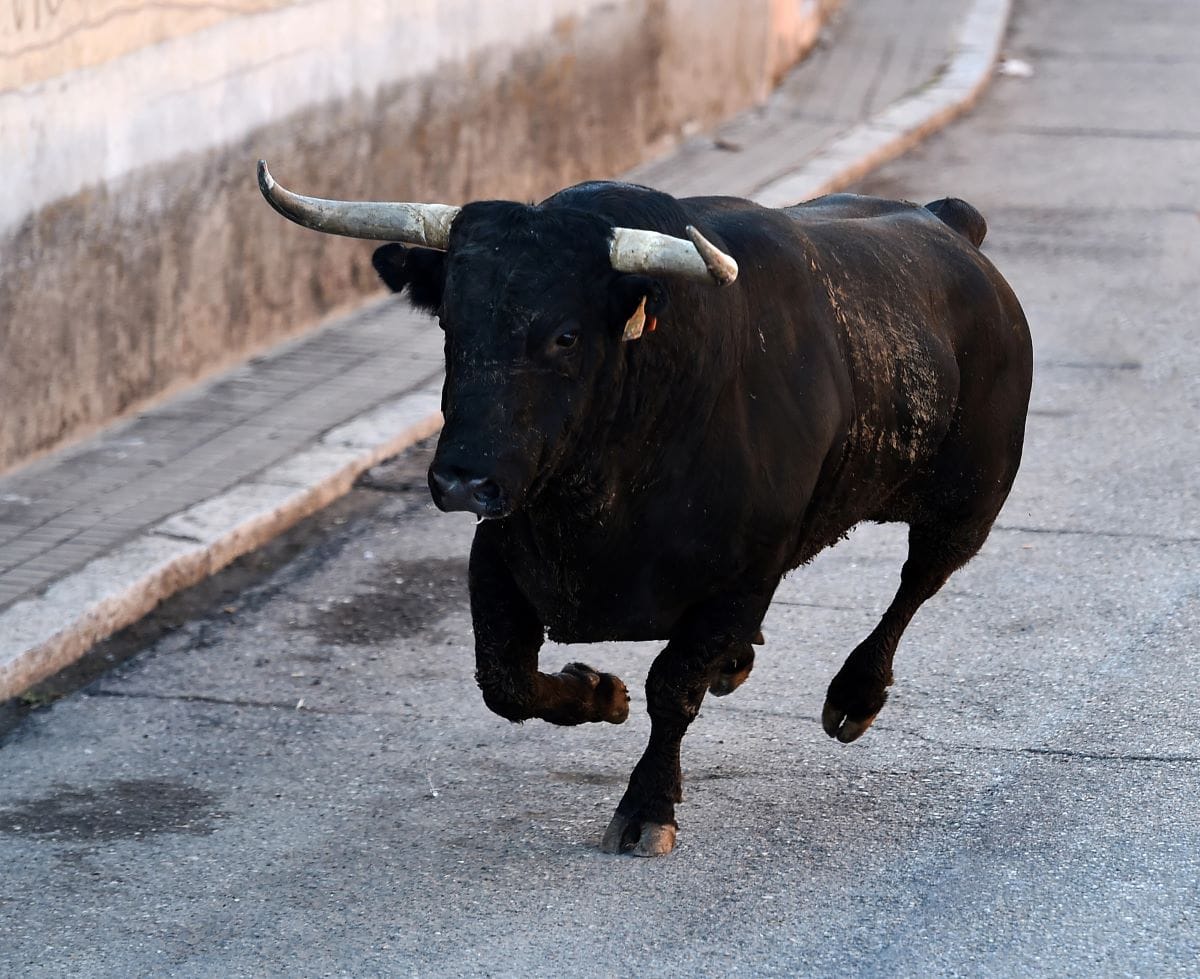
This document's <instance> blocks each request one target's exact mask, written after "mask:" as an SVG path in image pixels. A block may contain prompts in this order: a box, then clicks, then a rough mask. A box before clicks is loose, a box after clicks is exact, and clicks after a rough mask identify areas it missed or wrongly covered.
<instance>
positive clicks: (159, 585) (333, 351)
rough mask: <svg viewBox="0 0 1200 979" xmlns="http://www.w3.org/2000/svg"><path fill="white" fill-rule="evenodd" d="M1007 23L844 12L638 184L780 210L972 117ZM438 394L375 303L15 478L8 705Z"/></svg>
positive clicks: (282, 512) (6, 649) (397, 433)
mask: <svg viewBox="0 0 1200 979" xmlns="http://www.w3.org/2000/svg"><path fill="white" fill-rule="evenodd" d="M1008 14H1009V0H847V3H846V6H845V9H843V10H842V11H841V13H840V14H839V15H838V17H837V18H835V20H834V21H833V23H832V24H831V25H830V26H829V28H828V29H827V31H826V37H825V39H824V40H823V41H822V43H821V45H820V46H819V47H818V49H817V50H816V51H814V52H813V53H812V54H811V55H810V56H809V57H808V58H807V59H806V60H805V61H804V62H803V63H802V64H801V65H800V66H799V67H798V68H796V69H795V70H794V71H792V72H791V73H790V74H789V75H788V76H787V78H786V79H785V80H784V81H783V83H782V84H781V86H780V87H779V89H778V90H777V91H776V92H775V93H773V94H772V96H771V97H770V98H769V99H768V100H767V101H766V102H765V103H764V105H762V106H760V107H758V108H756V109H753V110H750V111H748V112H746V113H743V114H742V115H740V116H738V117H736V118H735V119H733V120H730V121H729V122H728V123H726V124H724V125H723V126H721V127H719V128H718V130H717V131H716V133H715V134H713V135H707V136H704V137H694V138H692V139H689V140H688V141H687V142H686V143H685V144H684V145H682V146H681V147H679V148H678V149H677V150H676V151H675V152H673V153H672V154H670V155H669V156H667V157H665V158H663V159H661V160H657V161H652V162H650V163H648V164H646V165H643V166H640V167H638V168H636V169H635V170H634V171H632V172H631V173H630V174H628V175H626V176H627V178H628V179H633V180H636V181H639V182H643V183H647V184H651V185H654V186H657V187H660V188H661V189H663V190H666V191H668V192H669V193H672V194H675V195H677V196H684V195H688V194H699V193H723V194H734V195H742V196H750V197H753V198H754V199H756V200H759V201H760V202H761V203H764V204H768V205H771V206H779V205H782V204H785V203H792V202H795V201H799V200H805V199H807V198H810V197H813V196H816V195H818V194H820V193H827V192H829V191H831V190H833V189H836V188H837V187H839V186H845V185H847V184H848V183H850V182H851V181H853V180H855V179H857V178H859V177H861V176H862V175H863V174H864V173H865V172H866V171H867V170H869V169H870V168H872V167H874V166H878V165H879V164H881V163H883V162H885V161H886V160H888V159H891V158H893V157H894V156H896V155H898V154H899V153H901V152H903V151H904V150H905V149H907V148H908V147H909V146H911V145H912V144H913V143H915V142H916V141H917V140H919V139H921V138H923V137H924V136H926V135H928V134H929V133H930V132H933V131H934V130H936V129H937V128H939V127H940V126H943V125H945V124H946V123H947V122H948V121H949V120H950V119H952V118H953V117H954V116H955V115H957V114H958V113H960V112H962V111H964V110H965V109H966V108H968V107H969V106H970V105H971V104H972V103H973V101H974V99H975V98H976V97H977V96H978V94H979V92H980V91H981V90H982V88H983V86H984V85H985V84H986V82H987V79H988V78H989V76H990V74H991V68H992V65H993V63H994V61H995V59H996V57H997V55H998V51H999V45H1000V43H1001V40H1002V38H1003V36H1004V30H1005V26H1006V24H1007V20H1008ZM250 179H252V174H251V171H249V170H248V171H247V180H250ZM365 260H366V259H365V257H364V261H365ZM440 383H441V334H440V332H439V331H438V330H437V329H435V328H433V327H432V326H431V324H430V323H429V321H428V320H427V319H426V318H425V317H423V316H417V315H415V314H413V313H412V312H410V311H409V310H407V308H406V307H405V305H404V304H403V303H398V302H396V301H395V300H393V299H384V300H377V301H375V302H372V303H370V304H369V305H367V306H366V307H364V308H363V309H361V310H359V311H358V312H356V313H354V314H352V315H349V316H346V317H344V318H342V319H339V320H337V321H335V322H331V323H329V324H326V325H325V326H323V327H322V328H320V329H318V330H316V331H315V332H313V333H311V334H309V335H307V336H305V337H303V338H301V339H299V340H296V341H293V342H291V343H288V344H284V345H282V346H280V347H278V348H276V349H275V350H273V351H271V352H269V353H267V354H265V355H263V356H261V357H257V358H254V359H252V360H251V361H250V362H248V363H247V364H245V365H242V366H239V367H237V368H235V369H233V370H231V371H229V372H227V373H225V374H223V375H221V376H220V377H218V378H215V379H213V380H211V381H208V382H206V383H204V384H201V385H199V386H197V387H196V388H194V389H192V390H190V391H188V392H186V393H184V394H182V395H180V396H178V397H175V398H172V399H170V400H169V401H167V402H165V403H163V404H161V405H159V406H157V407H155V408H151V409H149V410H147V411H144V412H142V413H141V414H139V415H138V416H136V417H134V418H131V419H127V420H124V421H122V422H119V423H117V424H114V425H113V426H111V427H109V428H108V429H106V430H105V431H104V432H102V433H100V434H98V435H96V436H95V437H93V438H91V439H88V440H86V441H84V442H82V443H80V444H77V445H75V446H72V447H70V448H67V449H64V450H62V451H59V452H56V453H53V454H51V455H48V456H46V457H44V458H42V459H40V460H37V461H36V462H34V463H32V464H30V465H28V466H25V467H23V468H21V469H19V470H17V471H15V472H13V473H11V474H9V475H8V476H5V477H3V478H0V699H3V698H6V697H11V696H15V695H17V694H19V693H20V692H21V691H23V690H25V689H27V688H28V687H30V686H31V685H33V684H34V683H36V682H38V681H39V680H41V679H43V678H45V677H46V676H49V675H51V674H52V673H54V672H56V671H57V670H60V669H62V668H63V667H65V666H67V665H68V664H70V663H71V662H73V661H74V660H76V659H78V658H79V657H80V656H82V655H83V654H84V653H86V652H87V650H88V649H89V648H90V647H91V646H92V645H93V644H94V643H95V642H97V641H99V640H100V639H102V638H104V637H105V636H107V635H110V634H111V633H113V632H115V631H116V630H117V629H120V628H122V627H123V626H125V625H127V624H129V623H130V622H133V621H135V620H136V619H137V618H139V617H140V616H142V615H144V614H145V613H146V612H148V611H149V610H150V609H152V608H153V607H154V606H155V604H157V603H158V602H159V601H161V600H162V599H163V598H165V597H167V596H168V595H170V594H173V593H174V592H176V591H178V590H180V589H181V588H185V587H187V586H189V585H191V584H194V583H195V582H197V581H199V580H201V579H202V578H204V577H205V576H207V575H209V574H212V573H214V572H215V571H217V570H219V569H220V568H221V567H223V566H224V565H226V564H227V563H228V562H230V561H232V560H234V559H235V558H236V557H238V556H239V555H241V554H244V553H246V552H248V551H250V550H252V549H254V548H255V547H258V546H260V545H261V544H262V543H264V542H265V541H266V540H269V539H270V538H271V537H273V536H274V535H276V534H278V533H280V532H282V531H283V530H285V529H286V528H287V527H289V526H291V525H292V524H294V523H295V522H296V521H298V520H300V519H302V518H303V517H304V516H307V515H308V514H310V513H312V512H314V511H315V510H317V509H319V508H320V507H322V506H325V505H327V504H328V503H329V502H331V501H332V500H333V499H336V498H337V497H338V496H340V495H341V494H343V493H345V492H346V491H347V490H348V489H349V487H350V486H351V485H352V483H353V481H354V479H355V478H357V476H358V475H359V474H361V473H362V472H363V471H364V470H365V469H367V468H368V467H370V466H371V465H374V464H375V463H376V462H378V461H379V460H380V459H383V458H386V457H387V456H389V455H393V454H395V453H396V452H399V451H402V450H403V449H404V448H406V447H408V446H409V445H411V444H413V443H414V442H416V441H418V440H419V439H421V438H424V437H426V436H428V435H430V434H432V433H433V432H434V431H436V430H437V428H438V427H439V426H440V423H441V418H440V415H439V414H438V390H439V388H440Z"/></svg>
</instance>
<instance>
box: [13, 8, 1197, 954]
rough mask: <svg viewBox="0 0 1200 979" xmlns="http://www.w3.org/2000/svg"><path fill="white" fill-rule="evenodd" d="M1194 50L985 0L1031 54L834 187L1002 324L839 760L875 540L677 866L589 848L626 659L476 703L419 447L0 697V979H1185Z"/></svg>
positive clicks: (835, 594)
mask: <svg viewBox="0 0 1200 979" xmlns="http://www.w3.org/2000/svg"><path fill="white" fill-rule="evenodd" d="M1198 51H1200V12H1198V11H1197V10H1196V9H1195V8H1194V7H1193V6H1192V5H1187V4H1177V3H1171V2H1168V0H1146V2H1144V3H1141V4H1138V5H1132V4H1127V3H1121V2H1117V0H1100V2H1097V3H1094V4H1087V5H1084V4H1074V3H1070V2H1067V0H1054V2H1047V3H1038V4H1034V3H1030V2H1026V3H1021V4H1019V5H1018V8H1017V13H1016V17H1015V21H1014V28H1013V35H1012V37H1011V38H1010V42H1009V45H1008V52H1009V54H1010V55H1011V56H1015V57H1019V58H1022V59H1024V60H1026V61H1028V62H1029V63H1030V64H1031V65H1032V66H1033V69H1034V75H1033V77H1031V78H1000V79H997V81H996V83H995V84H994V86H993V87H992V89H991V90H990V91H989V93H988V94H987V95H985V97H984V98H983V100H982V102H981V103H980V105H979V107H978V108H977V109H976V110H975V111H974V112H973V114H972V115H970V116H969V117H968V118H966V119H964V120H962V121H960V122H958V123H956V124H955V125H953V126H952V127H951V128H950V129H949V130H948V131H946V132H945V133H943V134H942V135H940V136H938V137H935V138H934V139H931V140H930V141H929V142H928V143H927V144H925V145H924V146H923V147H920V148H918V149H917V150H916V151H914V152H913V153H911V154H909V155H908V156H907V157H905V158H904V159H903V160H900V161H898V162H896V163H894V164H892V165H889V166H888V167H886V168H885V169H884V170H882V171H881V172H879V173H878V174H876V175H875V176H873V177H872V178H871V179H870V180H868V181H867V182H866V183H865V184H864V186H863V187H862V188H860V189H862V190H864V191H866V192H872V193H883V194H887V195H889V196H900V197H905V198H909V199H914V200H931V199H933V198H935V197H938V196H942V195H944V194H951V193H952V194H955V195H959V196H962V197H964V198H966V199H967V200H970V201H971V202H972V203H974V204H976V205H977V206H978V207H979V208H980V209H981V210H982V211H983V212H984V214H985V215H986V217H987V219H988V222H989V225H990V232H989V236H988V241H987V245H986V248H985V250H986V251H987V252H988V254H989V255H991V256H992V258H993V260H995V261H996V262H997V264H998V265H999V266H1000V267H1001V269H1002V270H1003V271H1004V272H1005V274H1006V275H1007V276H1008V278H1009V279H1010V281H1011V282H1012V284H1013V286H1014V288H1015V289H1016V291H1017V293H1018V295H1019V296H1020V297H1021V298H1022V301H1023V303H1024V304H1025V307H1026V311H1027V313H1028V315H1029V319H1030V322H1031V325H1032V329H1033V333H1034V337H1035V344H1036V349H1037V374H1036V379H1035V385H1034V394H1033V404H1032V411H1031V416H1030V424H1029V432H1028V437H1027V444H1026V456H1025V462H1024V466H1023V469H1022V473H1021V475H1020V477H1019V478H1018V481H1017V484H1016V487H1015V489H1014V493H1013V496H1012V498H1011V499H1010V501H1009V504H1008V506H1007V508H1006V509H1005V511H1004V513H1003V514H1002V515H1001V518H1000V521H999V526H998V527H997V528H996V529H995V530H994V532H993V534H992V536H991V538H990V539H989V541H988V543H987V545H986V546H985V548H984V549H983V551H982V552H981V554H980V555H979V556H978V558H976V559H975V560H974V561H973V562H971V563H970V564H969V565H968V566H967V567H966V568H965V569H963V570H962V571H960V572H959V573H958V574H956V575H955V576H954V577H953V578H952V579H951V580H950V582H949V584H948V585H947V587H946V588H945V589H944V590H943V591H942V592H941V594H939V595H938V596H937V597H936V598H935V599H933V600H932V601H930V602H929V603H928V604H927V605H926V606H925V607H924V608H923V609H922V610H921V612H920V613H919V614H918V615H917V617H916V619H915V620H914V622H913V625H912V626H911V627H910V629H909V631H908V633H907V635H906V637H905V639H904V641H903V643H902V644H901V647H900V651H899V653H898V655H897V660H896V663H897V684H896V686H895V687H894V688H893V694H892V696H891V699H890V701H889V703H888V705H887V707H886V708H885V709H884V712H883V713H882V714H881V715H880V718H879V720H878V721H877V722H876V724H875V726H874V727H873V728H872V730H871V731H870V732H868V734H866V735H865V736H864V738H863V739H862V740H861V741H860V742H858V743H856V744H853V745H850V746H841V745H838V744H836V743H835V742H832V741H830V740H829V739H828V738H826V737H825V736H824V734H822V732H821V729H820V724H819V720H818V717H819V713H820V707H821V701H822V697H823V695H824V690H825V686H826V684H827V683H828V681H829V679H830V677H831V676H832V675H833V673H834V672H835V671H836V669H837V667H838V666H839V665H840V663H841V661H842V659H843V658H844V657H845V655H846V654H847V653H848V652H849V650H850V649H851V648H853V646H854V645H855V643H857V642H858V640H859V639H861V638H862V636H863V635H865V634H866V633H867V632H868V631H869V630H870V628H871V627H872V626H873V625H874V623H875V621H876V619H877V617H878V615H879V614H880V613H881V611H882V609H883V607H884V606H885V605H886V603H887V601H888V599H889V598H890V596H891V593H892V591H893V589H894V587H895V584H896V581H897V579H898V574H899V569H900V565H901V563H902V560H903V551H904V547H903V541H904V536H903V529H902V528H899V527H874V526H871V527H864V528H861V529H860V530H859V531H857V532H856V533H855V534H854V535H853V536H852V537H851V539H850V540H848V541H847V542H845V543H843V544H841V545H839V546H838V547H836V548H834V549H832V550H830V551H827V552H825V553H824V554H822V555H821V556H820V557H819V558H818V559H817V560H816V561H814V562H813V563H812V564H811V565H810V566H808V567H806V568H803V569H801V570H799V571H798V572H796V573H795V574H794V575H792V576H791V577H790V578H789V579H788V580H787V581H786V582H785V584H784V586H783V588H781V590H780V592H779V595H778V600H777V601H776V603H775V604H774V606H773V607H772V610H771V612H770V615H769V617H768V619H767V622H766V624H765V626H764V632H765V634H766V638H767V645H766V646H765V647H763V648H762V649H761V650H760V651H759V655H758V662H757V665H756V667H755V671H754V673H753V675H752V676H751V678H750V679H749V681H748V682H747V683H746V685H745V686H744V687H742V688H741V689H739V690H738V691H737V692H736V693H734V694H733V695H732V696H731V697H729V698H724V699H720V700H715V699H712V698H710V699H709V700H708V701H706V703H705V705H704V709H703V711H702V714H701V716H700V718H699V719H698V720H697V722H696V723H695V724H694V725H693V728H692V731H691V733H690V734H689V736H688V738H687V740H686V741H685V743H684V768H685V775H686V785H685V792H686V800H685V802H684V804H683V805H682V806H681V807H680V811H679V817H680V823H681V829H680V834H679V845H678V850H677V852H676V853H675V854H674V855H673V856H671V857H669V858H666V859H662V860H655V861H638V860H634V859H632V858H614V857H608V856H605V855H603V854H601V853H599V852H598V850H597V847H596V843H597V841H598V839H599V837H600V835H601V833H602V832H603V828H604V826H605V824H606V822H607V820H608V817H609V815H610V813H611V810H612V808H613V807H614V806H615V804H616V801H617V799H618V798H619V796H620V793H621V791H622V790H623V787H624V784H625V780H626V778H627V776H628V773H629V770H630V768H631V766H632V764H633V763H634V761H635V760H636V758H637V756H638V754H639V753H640V751H641V748H642V746H643V744H644V742H645V738H646V736H647V733H648V723H647V721H646V717H645V698H644V694H643V693H642V690H641V682H642V679H643V678H644V675H645V670H646V668H647V666H648V665H649V660H650V657H651V656H652V655H653V652H654V648H655V647H654V646H653V645H652V644H624V645H600V646H594V647H566V648H561V647H553V646H548V647H547V649H546V651H545V652H544V653H543V663H544V664H545V665H546V666H547V667H548V668H552V669H556V668H558V666H559V665H561V664H562V663H565V662H569V661H571V660H573V659H584V660H586V661H587V662H589V663H591V664H592V665H594V666H597V667H599V668H602V669H606V670H611V671H613V672H616V673H618V674H619V675H621V676H623V677H624V678H625V679H626V681H627V682H628V683H629V686H630V691H631V694H632V696H633V705H632V710H631V716H630V720H629V722H628V723H627V724H625V725H624V726H622V727H616V728H614V727H608V726H603V727H597V726H589V727H583V728H576V729H557V728H552V727H549V726H547V725H541V724H537V723H529V724H526V725H522V726H515V725H509V724H507V723H505V722H504V721H502V720H500V719H499V718H497V717H494V716H492V715H490V714H489V713H488V712H487V711H486V709H485V708H484V707H483V704H482V703H481V701H480V698H479V696H478V694H477V692H476V690H475V688H474V684H473V681H472V679H471V673H472V663H471V652H470V625H469V620H468V615H467V608H466V600H465V576H464V567H465V565H464V561H465V557H466V554H467V548H468V544H469V540H470V535H471V531H472V521H471V519H470V518H469V517H466V516H464V515H450V516H448V515H443V514H439V513H437V512H436V511H434V510H432V509H431V508H430V506H429V504H428V501H427V498H426V494H425V491H424V487H423V475H422V472H421V470H422V465H423V462H424V457H423V455H422V452H423V451H427V450H417V451H415V452H413V453H412V454H411V455H410V456H406V457H401V458H400V459H399V460H396V461H394V462H392V463H389V464H387V465H384V466H381V467H379V468H378V469H377V470H375V471H373V472H372V473H371V474H369V477H368V478H367V479H366V480H364V482H363V485H361V486H360V488H358V489H356V490H355V491H354V492H353V493H352V494H351V495H350V496H349V497H348V498H346V499H345V500H343V501H341V502H340V503H338V504H337V505H335V506H334V507H332V508H330V509H329V510H327V511H325V512H324V513H322V514H320V515H318V516H317V517H315V518H313V519H312V520H310V521H308V522H306V523H305V524H303V525H301V526H300V527H298V528H297V529H296V530H295V531H293V532H292V533H291V534H289V535H287V536H286V537H285V538H282V539H280V540H278V541H276V542H274V543H272V544H271V545H269V546H268V547H267V548H265V549H264V550H263V551H261V552H259V553H257V554H255V555H253V556H251V557H249V558H247V559H244V560H242V561H240V562H238V564H237V565H236V566H234V567H233V568H231V569H230V570H229V571H228V572H226V573H225V574H223V575H221V576H219V577H218V578H216V579H213V580H211V581H209V582H207V583H206V584H204V585H202V586H200V587H198V588H197V589H194V590H193V591H191V592H189V593H186V594H183V595H180V596H178V597H177V598H175V599H173V600H172V601H171V602H169V603H167V605H165V606H164V607H163V608H162V609H161V610H160V611H159V612H158V613H156V614H155V616H153V617H151V619H149V620H147V621H145V622H143V623H141V624H139V625H138V626H136V627H134V628H133V629H131V630H127V631H126V632H125V633H123V634H121V635H119V636H117V637H115V638H114V639H112V640H110V641H109V642H107V643H105V644H104V645H103V646H101V647H100V648H98V649H97V650H96V651H95V653H94V654H93V655H92V656H91V657H90V659H89V661H88V662H86V663H84V664H82V665H81V667H80V668H79V670H78V671H77V672H76V673H75V674H74V675H73V676H67V677H63V678H60V679H59V680H57V681H55V682H56V683H57V684H58V687H57V689H54V688H51V689H45V690H43V692H44V693H45V694H47V696H49V695H51V694H54V693H57V692H63V690H66V689H70V690H73V692H70V693H68V695H67V696H65V697H63V698H62V699H59V700H57V701H56V702H54V703H53V704H52V705H50V706H47V707H43V708H40V709H33V710H29V711H27V712H26V711H17V712H12V713H10V716H8V717H7V718H5V719H3V722H2V723H3V727H0V731H2V732H3V734H2V735H0V736H2V737H3V739H4V740H3V748H2V749H0V770H2V771H3V776H4V777H3V779H2V780H0V861H2V862H3V866H4V868H5V871H4V878H3V888H2V889H0V933H3V935H4V941H3V942H2V943H0V972H2V973H4V974H14V975H15V974H21V975H27V976H37V975H63V974H86V975H90V976H108V975H112V976H124V975H134V974H155V975H187V976H209V975H211V976H230V975H237V976H241V975H261V974H280V973H284V972H286V973H288V974H295V975H355V976H357V975H400V974H412V975H429V974H437V975H447V976H453V975H472V976H473V975H497V976H509V975H522V976H523V975H550V974H555V975H618V974H620V975H626V974H630V975H632V974H639V975H643V974H644V975H656V976H658V975H662V976H690V975H714V974H719V975H725V974H735V973H742V974H752V975H759V976H769V975H781V976H783V975H788V976H790V975H811V976H826V975H828V976H834V975H847V974H849V975H878V976H885V975H886V976H905V975H917V974H920V975H926V976H928V975H938V976H940V975H947V976H949V975H970V976H1012V975H1055V976H1095V975H1146V974H1153V975H1156V976H1164V977H1169V976H1181V977H1182V976H1191V975H1194V974H1195V968H1196V962H1197V961H1200V899H1198V898H1197V886H1196V881H1197V880H1200V777H1198V773H1200V769H1198V768H1197V766H1198V764H1200V714H1198V712H1197V709H1196V694H1197V684H1198V681H1197V676H1200V651H1198V649H1197V642H1196V637H1197V634H1198V631H1200V572H1198V570H1197V569H1198V568H1200V516H1198V515H1200V506H1198V504H1200V488H1198V487H1200V484H1198V483H1197V480H1196V474H1197V472H1200V437H1198V436H1200V384H1197V379H1198V378H1200V326H1198V324H1200V169H1198V168H1197V167H1196V166H1195V162H1196V159H1197V149H1198V147H1200V101H1197V100H1196V99H1195V98H1194V97H1192V95H1193V94H1194V92H1195V91H1196V90H1197V82H1200V55H1198V54H1197V52H1198Z"/></svg>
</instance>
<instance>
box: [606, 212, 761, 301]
mask: <svg viewBox="0 0 1200 979" xmlns="http://www.w3.org/2000/svg"><path fill="white" fill-rule="evenodd" d="M687 236H688V237H689V238H690V239H691V241H684V240H683V239H682V238H676V237H674V236H673V235H664V234H661V233H659V232H657V231H643V230H641V229H640V228H614V229H613V236H612V244H611V245H610V246H609V252H608V254H609V260H610V261H611V262H612V267H613V268H614V269H616V270H617V271H618V272H649V273H652V274H654V273H657V274H659V275H681V276H685V277H686V278H689V279H701V280H703V281H705V282H715V283H716V284H717V285H719V286H727V285H729V283H731V282H732V281H733V280H734V279H736V278H737V275H738V264H737V262H735V261H734V259H733V256H731V255H726V254H725V253H724V252H723V251H721V249H719V248H718V247H717V246H716V245H714V244H713V243H712V242H711V241H709V240H708V239H707V238H705V237H704V235H702V234H700V232H699V231H697V230H696V229H695V228H694V227H693V226H692V225H690V224H689V225H688V226H687Z"/></svg>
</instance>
